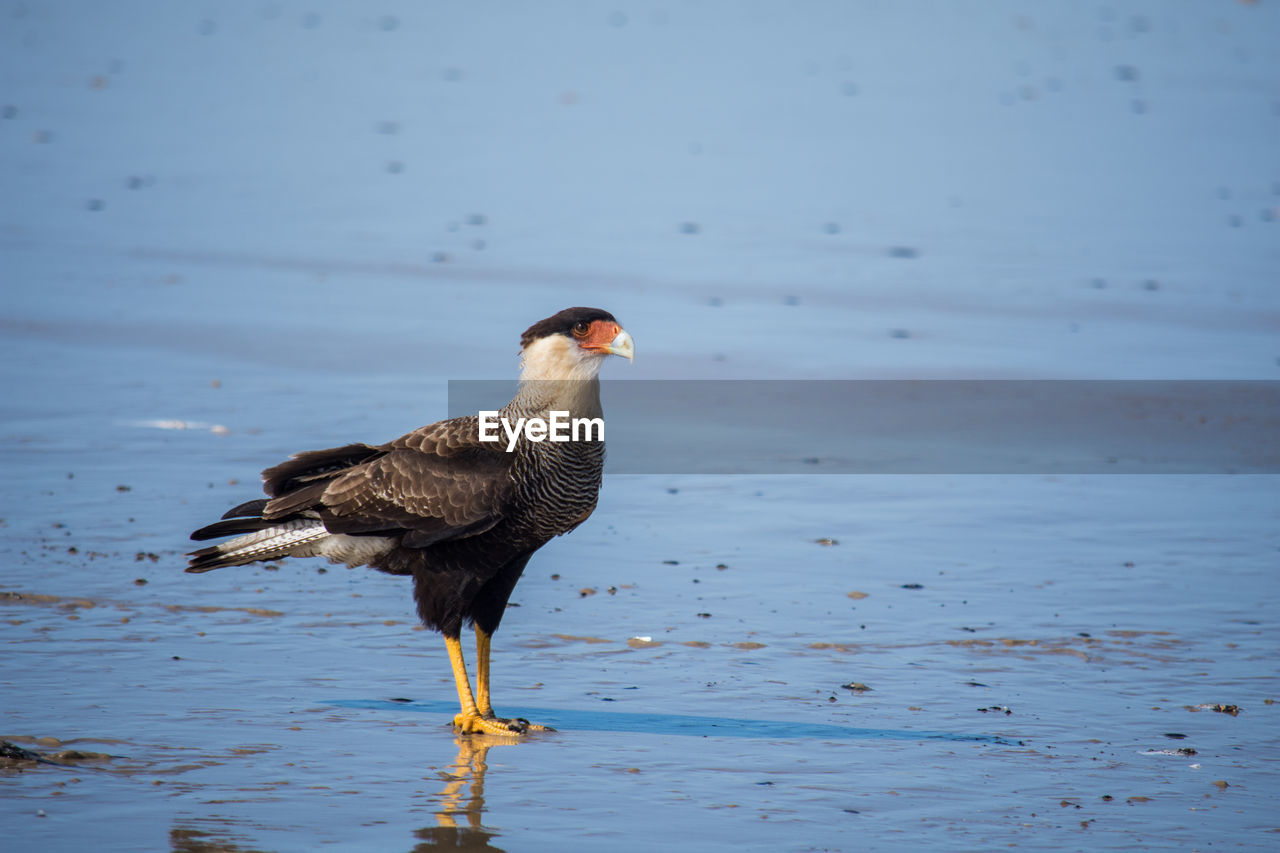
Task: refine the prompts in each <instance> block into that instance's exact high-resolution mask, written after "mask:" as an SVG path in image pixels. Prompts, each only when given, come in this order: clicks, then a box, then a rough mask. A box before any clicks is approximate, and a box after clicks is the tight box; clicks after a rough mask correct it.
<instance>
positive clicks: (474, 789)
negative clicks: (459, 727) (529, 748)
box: [412, 734, 520, 853]
mask: <svg viewBox="0 0 1280 853" xmlns="http://www.w3.org/2000/svg"><path fill="white" fill-rule="evenodd" d="M454 743H456V744H457V745H458V757H457V759H456V760H455V761H454V763H453V764H451V765H449V766H448V767H446V768H445V769H444V770H443V771H442V772H441V774H440V775H441V777H442V778H443V779H444V780H445V786H444V789H443V790H442V791H440V793H439V794H438V795H437V796H438V797H439V807H438V809H437V811H436V825H435V826H428V827H423V828H422V829H419V830H415V831H414V833H413V834H414V836H415V837H417V838H420V839H422V843H420V844H416V845H414V848H413V851H412V853H422V851H426V850H468V851H473V853H482V851H494V853H503V850H502V848H501V847H495V846H494V845H493V844H492V843H491V839H493V838H495V837H496V836H497V835H498V833H496V832H492V831H490V830H487V829H485V828H484V825H483V822H482V820H481V818H482V817H483V816H484V774H485V771H486V770H487V769H488V765H487V764H486V763H485V757H486V756H487V755H488V753H489V750H490V748H492V747H495V746H512V745H515V744H518V743H520V739H519V738H517V737H502V736H500V735H486V734H471V735H459V736H457V737H455V738H454Z"/></svg>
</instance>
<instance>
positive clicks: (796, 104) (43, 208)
mask: <svg viewBox="0 0 1280 853" xmlns="http://www.w3.org/2000/svg"><path fill="white" fill-rule="evenodd" d="M393 6H394V7H395V8H392V7H393ZM313 7H314V8H313ZM246 8H247V7H246ZM24 9H25V12H24V11H23V10H24ZM850 10H852V11H850ZM6 13H7V14H9V15H10V19H11V23H12V25H11V26H9V25H6V26H5V27H0V73H3V75H4V77H3V79H4V80H6V81H7V83H8V84H9V87H8V89H7V90H6V91H5V93H4V94H3V95H0V116H2V117H0V162H3V163H4V164H5V172H4V177H3V180H4V182H5V183H4V187H3V189H4V190H5V192H3V193H0V197H2V198H3V201H0V256H2V259H3V264H4V267H5V268H6V270H7V271H8V272H6V276H5V285H4V286H5V295H6V308H5V310H4V311H3V312H0V387H3V389H4V392H5V393H4V395H3V401H0V462H2V463H3V468H4V471H5V477H4V478H3V481H2V482H0V566H3V569H0V644H2V645H3V647H4V653H3V655H0V694H2V696H3V698H2V699H0V739H3V740H4V741H7V742H8V743H10V744H12V747H13V748H12V750H11V751H10V752H9V753H8V754H10V755H12V756H14V757H10V758H0V815H3V818H4V823H5V826H6V827H7V830H6V839H8V840H9V841H10V842H12V843H14V844H15V845H16V846H15V848H14V849H17V850H40V851H60V850H82V849H101V850H121V851H124V850H130V851H132V850H138V849H147V850H153V849H166V848H169V849H172V850H179V851H214V850H240V851H249V850H314V849H318V848H319V849H332V850H347V849H350V850H368V849H392V850H395V849H404V850H420V849H431V848H433V847H456V848H459V849H470V850H486V849H496V850H508V851H514V850H521V851H524V850H549V851H550V850H565V849H571V850H576V849H598V848H604V847H607V848H610V849H615V850H648V849H654V848H655V847H658V846H663V847H674V848H675V849H696V850H742V849H751V850H770V851H773V850H795V851H808V850H862V849H873V850H875V849H883V850H891V849H918V850H939V851H942V850H948V851H949V850H957V849H969V850H987V849H994V848H997V847H999V848H1005V847H1009V846H1013V847H1016V848H1021V849H1027V848H1030V849H1099V850H1107V849H1117V850H1120V849H1125V850H1129V849H1134V848H1144V847H1145V848H1155V849H1162V848H1176V849H1207V848H1209V847H1210V846H1212V847H1215V848H1216V847H1219V846H1235V847H1245V848H1252V849H1261V848H1267V847H1269V846H1272V845H1273V843H1274V839H1276V838H1277V837H1278V836H1277V835H1276V833H1277V832H1280V819H1277V816H1276V812H1275V808H1274V803H1275V802H1276V799H1277V797H1278V796H1280V774H1278V773H1277V771H1276V767H1277V766H1278V765H1277V759H1278V758H1280V747H1278V746H1277V743H1276V739H1275V737H1274V732H1275V730H1276V725H1277V718H1276V715H1277V713H1278V712H1277V709H1276V706H1275V704H1274V702H1275V700H1276V699H1278V698H1280V695H1277V694H1278V693H1280V691H1277V688H1276V684H1277V682H1276V668H1275V649H1276V644H1277V640H1278V639H1280V635H1278V634H1277V630H1276V624H1275V617H1274V614H1275V613H1276V612H1277V610H1278V609H1280V585H1278V584H1277V581H1276V576H1275V565H1276V558H1277V554H1280V523H1278V522H1280V517H1278V514H1277V511H1276V507H1277V506H1278V505H1280V502H1278V501H1277V491H1278V487H1277V482H1276V478H1275V477H1273V476H1227V475H1222V476H1174V475H1149V476H1114V475H1112V476H1084V475H1078V474H1071V473H1061V474H1054V475H1052V476H1049V475H1037V474H1030V475H1025V476H961V475H941V474H935V475H912V476H763V475H748V474H744V475H735V476H709V475H689V474H684V475H681V474H673V475H648V476H645V475H619V476H610V477H609V478H608V479H607V481H606V483H605V487H604V490H603V492H602V494H601V502H600V506H599V509H598V510H597V514H596V515H595V516H594V517H593V518H592V519H591V520H590V521H589V522H588V523H587V524H585V525H584V526H583V527H582V528H580V529H579V530H577V531H575V532H574V533H573V534H572V535H570V536H568V537H565V538H564V539H561V540H558V541H556V542H554V543H552V544H550V545H548V546H547V547H546V548H545V549H544V550H543V551H542V552H540V553H539V554H538V555H536V556H535V558H534V560H533V561H532V563H531V564H530V567H529V569H528V570H527V572H526V575H525V578H524V580H523V581H522V582H521V584H520V586H519V587H518V588H517V590H516V593H515V596H514V597H513V605H514V606H513V607H512V608H511V609H510V610H509V611H508V613H507V616H506V619H505V621H504V623H503V626H502V630H501V631H500V632H499V633H498V635H497V637H496V640H495V645H494V689H495V697H494V698H495V705H496V706H497V709H498V711H499V712H502V713H507V714H518V715H520V716H524V717H527V718H529V719H532V720H534V721H536V722H541V723H545V724H548V725H551V726H554V727H555V728H556V729H557V730H558V731H556V732H555V733H547V734H539V735H535V736H530V737H528V738H526V739H524V740H522V741H518V742H517V741H506V740H503V739H494V738H480V737H469V738H462V737H457V736H455V735H454V734H453V732H452V731H451V728H450V726H449V721H450V719H451V718H452V715H453V714H454V713H455V711H456V708H455V706H454V703H455V698H454V690H453V685H452V679H451V676H450V673H449V667H448V661H447V657H446V655H445V651H444V647H443V644H442V643H441V641H440V639H439V637H438V636H436V635H434V634H432V633H430V632H427V631H424V630H420V629H419V628H418V627H417V626H416V624H415V619H414V614H413V607H412V601H411V597H410V592H409V588H408V585H407V584H405V583H404V582H403V581H402V580H401V579H397V578H393V577H387V576H382V575H379V574H377V573H373V572H369V571H366V570H354V571H349V570H347V569H345V568H341V567H329V566H326V565H324V564H322V563H317V562H315V561H308V562H285V563H282V564H279V565H272V566H259V567H244V568H239V569H224V570H220V571H217V572H212V573H209V574H206V575H200V576H193V575H186V574H183V573H182V571H181V569H182V566H183V565H184V561H183V558H182V552H183V551H184V550H185V549H186V547H187V545H188V543H187V542H186V540H185V537H186V535H187V533H188V531H190V530H191V529H193V528H195V527H197V526H199V525H201V524H204V523H206V522H207V521H209V520H210V519H211V518H215V517H217V515H219V514H221V513H222V512H223V511H224V510H225V509H226V508H228V507H230V506H232V505H235V504H237V503H239V502H241V501H243V500H246V499H249V498H251V497H253V496H254V494H255V491H256V489H257V480H256V475H257V472H258V471H259V470H261V469H262V468H263V467H265V466H267V465H270V464H273V463H275V462H278V461H279V460H280V459H282V458H284V456H286V455H287V454H289V453H291V452H294V451H298V450H303V449H308V448H314V447H326V446H334V445H338V444H342V443H346V442H349V441H356V440H368V441H382V440H386V439H389V438H392V437H394V436H396V435H398V434H400V433H402V432H404V431H406V430H408V429H411V428H413V427H416V426H418V425H420V424H423V423H427V422H430V421H432V420H435V419H437V418H439V417H441V416H443V414H444V412H445V408H446V402H447V401H446V389H447V381H448V380H450V379H472V378H485V379H493V378H506V377H510V376H511V375H512V373H513V371H514V366H515V365H514V356H515V351H516V339H517V336H518V334H519V331H520V330H522V329H523V328H524V327H525V326H526V325H527V324H528V323H529V322H531V321H532V320H534V319H537V318H539V317H541V316H545V315H546V314H548V313H550V312H552V311H555V310H557V309H559V308H562V307H565V306H566V305H570V304H583V303H585V304H599V305H601V306H603V307H605V308H607V309H609V310H611V311H613V312H614V313H615V314H616V315H617V316H618V317H619V318H620V319H621V320H622V321H623V322H624V323H625V324H626V326H627V328H628V329H629V331H631V332H632V333H633V334H634V336H635V338H636V341H637V347H638V359H637V362H636V364H635V365H634V366H633V367H631V368H630V369H628V367H627V365H622V364H619V365H610V368H609V371H610V373H609V376H610V377H612V378H622V377H627V378H643V379H671V378H698V379H743V378H770V379H779V378H782V379H785V378H804V379H814V378H828V379H830V378H838V379H880V378H930V379H938V378H1019V379H1063V378H1073V379H1174V380H1178V379H1232V380H1258V379H1263V380H1274V379H1276V378H1277V369H1278V368H1277V365H1280V361H1278V359H1280V350H1277V349H1276V339H1277V338H1276V334H1275V333H1276V329H1277V327H1278V326H1277V323H1278V321H1277V318H1280V302H1278V301H1277V291H1276V289H1275V287H1274V270H1275V237H1276V234H1277V233H1280V232H1277V231H1276V228H1280V224H1277V223H1276V221H1275V219H1276V215H1275V214H1276V211H1277V208H1278V206H1280V195H1278V194H1277V192H1280V191H1277V189H1276V187H1277V186H1280V168H1278V166H1277V162H1276V159H1275V154H1274V146H1273V145H1271V140H1272V139H1273V137H1274V130H1275V127H1276V121H1277V119H1276V116H1277V115H1278V113H1277V112H1276V110H1275V105H1274V103H1272V101H1273V98H1272V96H1271V95H1270V94H1269V93H1271V92H1273V91H1275V83H1276V81H1277V79H1278V76H1277V75H1280V67H1278V66H1277V65H1276V62H1275V60H1274V51H1273V50H1271V45H1273V44H1274V43H1275V36H1276V34H1277V32H1278V31H1280V26H1278V23H1277V22H1278V21H1280V18H1278V17H1277V11H1276V9H1274V8H1272V6H1271V5H1269V4H1219V5H1215V6H1212V7H1201V6H1197V5H1189V6H1185V7H1184V6H1178V7H1176V8H1173V7H1168V8H1166V7H1164V6H1161V7H1160V8H1159V9H1158V10H1157V9H1155V8H1154V7H1153V8H1147V7H1142V6H1140V5H1137V4H1120V5H1117V6H1115V7H1114V9H1112V8H1108V9H1105V10H1098V9H1087V10H1085V9H1077V7H1076V6H1075V5H1074V4H1055V5H1052V6H1048V7H1045V9H1044V10H1036V11H1034V12H1032V11H1028V10H1027V9H1026V8H1024V7H1023V6H1022V5H1020V4H991V5H984V6H983V7H982V11H980V12H973V13H971V14H964V15H961V14H959V13H957V12H955V11H952V10H950V7H947V6H938V7H933V8H932V10H931V14H930V15H927V16H922V15H921V14H919V13H916V14H907V13H906V12H899V11H893V10H889V9H880V8H879V7H875V8H872V7H866V8H861V7H859V8H854V6H853V5H851V6H849V7H845V6H843V5H839V4H833V5H830V6H827V5H817V6H814V7H813V9H812V14H810V15H804V14H791V13H788V14H787V15H782V13H781V12H776V13H766V12H761V13H760V14H759V15H756V16H749V15H746V14H745V13H741V12H739V11H737V10H736V7H732V6H726V5H717V4H709V5H707V6H703V7H698V8H696V9H694V8H688V9H686V8H684V7H680V8H677V9H659V8H657V7H653V8H647V7H646V8H644V9H638V10H627V11H625V12H622V13H618V14H621V18H619V17H618V16H617V14H615V15H609V14H605V13H600V14H595V13H592V14H591V15H588V14H586V13H585V12H583V11H582V10H581V8H579V7H574V6H571V5H570V6H563V7H561V6H557V7H554V8H552V9H550V10H546V11H541V12H533V11H524V12H519V13H516V12H512V13H511V17H510V18H509V19H504V20H503V21H502V22H501V23H499V24H495V23H494V22H492V21H490V20H488V19H484V20H482V19H481V18H479V17H472V15H473V14H474V13H470V12H466V11H457V10H454V11H443V10H433V11H432V12H431V13H430V15H429V16H427V13H425V12H420V11H419V10H417V8H416V7H410V6H404V7H400V6H396V5H395V4H392V5H391V6H388V7H387V10H386V11H385V12H381V11H379V12H378V13H376V14H375V13H373V12H370V13H368V14H366V15H364V16H363V17H360V16H358V15H355V14H353V13H350V12H347V11H344V10H342V9H341V8H339V7H337V6H336V5H335V6H328V5H326V4H318V5H316V4H313V6H308V7H307V8H305V9H304V8H302V7H294V6H292V5H290V4H287V3H282V4H276V5H271V4H267V5H264V6H262V8H254V9H252V10H248V11H246V10H237V11H234V12H227V13H225V15H221V14H220V16H219V17H217V18H216V19H214V18H210V17H207V16H208V15H209V14H210V13H209V12H208V11H207V10H205V11H197V10H195V9H194V7H187V6H183V5H182V4H177V5H174V6H166V7H165V8H164V9H149V12H148V16H146V17H144V18H140V19H139V20H138V21H132V20H129V19H126V17H124V16H120V17H119V18H118V19H117V18H115V17H111V16H104V17H101V18H98V17H94V16H92V15H90V14H89V13H87V12H85V11H84V10H75V11H74V12H73V11H72V10H71V8H70V7H68V6H65V5H60V4H42V3H27V4H25V5H24V6H22V8H21V9H20V8H18V7H17V6H15V7H14V8H12V9H8V10H6ZM424 16H425V17H424ZM530 33H535V34H536V33H540V34H541V35H542V38H533V39H530V38H529V34H530ZM886 45H888V46H891V47H892V48H893V50H887V49H886V48H885V46H886ZM659 60H661V61H659ZM15 202H20V203H15ZM476 318H483V319H482V320H477V319H476ZM23 750H25V751H26V753H33V754H36V755H38V756H40V757H42V758H43V759H45V760H44V761H34V760H31V759H30V758H29V757H24V753H23V752H22V751H23Z"/></svg>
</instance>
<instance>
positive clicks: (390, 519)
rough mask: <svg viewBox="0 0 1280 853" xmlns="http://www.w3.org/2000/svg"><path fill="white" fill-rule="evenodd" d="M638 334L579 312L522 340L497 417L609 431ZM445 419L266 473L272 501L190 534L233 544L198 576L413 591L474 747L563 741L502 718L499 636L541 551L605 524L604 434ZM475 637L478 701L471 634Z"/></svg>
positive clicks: (609, 318) (557, 317) (303, 457)
mask: <svg viewBox="0 0 1280 853" xmlns="http://www.w3.org/2000/svg"><path fill="white" fill-rule="evenodd" d="M634 355H635V344H634V341H633V340H632V338H631V335H630V334H629V333H628V332H627V331H626V330H624V329H623V328H622V326H621V325H620V324H619V323H618V321H617V320H616V319H615V318H614V317H613V315H612V314H610V313H609V312H607V311H603V310H601V309H599V308H581V307H579V308H567V309H565V310H563V311H560V312H559V313H557V314H554V315H552V316H550V317H547V318H546V319H545V320H540V321H539V322H537V323H534V324H533V325H532V326H530V327H529V328H528V329H527V330H526V331H525V332H524V334H523V335H521V338H520V381H519V384H518V385H517V388H516V392H515V396H514V397H513V398H512V399H511V401H510V402H509V403H507V404H506V405H505V406H504V407H503V408H502V409H500V410H497V416H498V418H500V419H502V420H503V421H504V422H505V423H508V424H518V423H519V418H526V419H532V418H543V419H547V418H549V417H552V413H553V412H559V413H565V412H567V413H571V414H572V416H573V417H575V418H580V417H581V418H588V419H596V418H599V419H601V420H600V423H601V424H603V411H602V409H601V406H600V381H599V378H598V375H599V373H600V369H601V367H602V366H603V364H604V361H605V360H606V359H607V358H608V357H609V356H620V357H623V358H626V359H627V360H628V361H631V360H633V359H634ZM482 414H488V413H477V414H476V415H467V416H464V417H458V418H452V419H449V420H443V421H439V422H437V423H433V424H430V425H428V426H424V427H421V428H419V429H416V430H414V431H413V432H410V433H408V434H406V435H403V436H401V437H400V438H397V439H395V440H394V441H391V442H388V443H386V444H348V445H345V446H342V447H335V448H330V449H327V450H310V451H306V452H303V453H297V454H295V455H293V456H292V457H290V458H289V459H288V460H286V461H284V462H282V463H280V464H278V465H275V466H273V467H271V468H267V469H266V470H265V471H263V472H262V480H263V492H264V493H265V494H266V495H267V497H266V498H259V499H257V500H251V501H248V502H246V503H242V504H240V505H239V506H236V507H233V508H232V509H231V510H229V511H227V513H226V514H225V515H223V516H222V520H221V521H218V522H215V523H213V524H210V525H208V526H205V527H201V528H200V529H198V530H196V531H195V532H193V533H192V534H191V538H192V539H193V540H196V541H206V540H211V539H220V538H224V537H228V536H233V537H234V538H232V539H229V540H227V541H224V542H220V543H218V544H215V545H211V546H208V547H204V548H200V549H199V550H196V551H192V552H191V553H190V554H188V555H187V556H188V557H189V558H190V562H189V565H188V566H187V569H186V571H188V572H207V571H210V570H212V569H218V568H222V567H224V566H239V565H246V564H250V563H257V562H262V561H265V560H279V559H281V558H284V557H316V556H319V557H326V558H328V560H329V562H331V563H344V564H346V565H347V566H348V567H352V568H354V567H356V566H369V567H371V568H374V569H377V570H380V571H383V572H387V573H389V574H393V575H404V576H409V577H411V578H412V580H413V597H414V601H415V603H416V606H417V613H418V617H419V619H420V620H421V621H422V623H423V624H424V625H425V626H426V627H428V628H430V629H433V630H435V631H438V632H440V633H441V634H443V635H444V642H445V647H446V649H447V651H448V655H449V662H450V665H451V667H452V669H453V676H454V682H455V685H456V687H457V692H458V703H459V705H460V706H461V710H460V711H459V713H458V714H457V715H456V716H455V717H454V718H453V725H454V728H455V729H456V730H457V731H458V732H460V733H463V734H471V733H482V734H490V735H517V736H518V735H524V734H526V733H527V732H531V731H547V730H549V727H547V726H541V725H537V724H534V723H530V722H529V721H528V720H526V719H524V718H522V717H514V718H503V717H499V716H497V715H496V714H495V713H494V710H493V706H492V703H491V698H490V691H489V654H490V645H491V638H492V637H493V634H494V632H495V631H497V629H498V626H499V624H500V623H501V621H502V617H503V614H504V612H505V610H506V606H507V601H508V599H509V598H510V596H511V593H512V590H513V589H514V588H515V585H516V582H517V581H519V580H520V576H521V574H522V573H523V571H524V568H525V566H526V564H527V563H528V562H529V559H530V557H532V556H533V554H534V552H535V551H537V550H538V549H539V548H541V547H542V546H543V545H545V544H546V543H547V542H549V541H550V540H551V539H553V538H555V537H556V536H560V535H563V534H565V533H568V532H569V531H571V530H573V529H574V528H576V527H577V526H578V525H580V524H582V522H584V521H586V520H587V517H588V516H590V515H591V513H592V512H593V511H594V510H595V507H596V501H597V497H598V494H599V490H600V484H601V478H602V474H603V468H604V440H603V428H601V429H600V430H598V431H594V432H593V431H592V430H587V431H586V433H585V434H584V435H578V436H575V437H576V438H578V440H571V441H559V440H556V441H550V440H542V441H536V440H533V438H532V433H530V432H525V433H523V435H522V436H518V438H517V440H514V441H512V442H511V445H513V446H511V447H510V449H508V442H507V441H506V440H505V436H504V437H503V440H501V441H496V442H495V441H493V440H492V439H490V440H481V439H482V435H483V433H482V429H481V427H482V425H483V424H482V422H481V415H482ZM468 625H469V626H471V627H472V628H473V629H474V632H475V639H476V687H475V691H474V692H473V691H472V689H471V681H470V678H469V676H468V673H467V668H466V661H465V659H464V657H463V653H462V643H461V635H462V630H463V628H464V627H466V626H468Z"/></svg>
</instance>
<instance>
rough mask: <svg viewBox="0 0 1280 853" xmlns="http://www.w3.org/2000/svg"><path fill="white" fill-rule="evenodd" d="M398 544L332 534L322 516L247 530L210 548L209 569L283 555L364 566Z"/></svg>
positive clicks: (271, 558)
mask: <svg viewBox="0 0 1280 853" xmlns="http://www.w3.org/2000/svg"><path fill="white" fill-rule="evenodd" d="M393 544H394V542H393V540H390V539H386V538H384V537H381V536H347V535H346V534H342V533H330V532H329V531H327V530H325V527H324V523H323V522H321V521H319V520H318V519H309V518H303V519H295V520H293V521H286V522H282V523H280V524H277V525H275V526H273V527H268V528H266V529H265V530H258V531H255V532H253V533H246V534H245V535H243V536H237V537H236V538H235V539H229V540H227V541H226V542H223V543H221V544H218V545H214V546H213V547H211V548H209V549H207V550H206V553H207V554H208V561H209V562H211V563H216V565H210V566H208V568H217V567H219V566H235V565H243V564H245V563H255V562H258V561H261V560H275V559H279V558H281V557H326V558H328V560H329V562H330V563H345V564H347V565H348V566H352V567H354V566H360V565H364V564H365V563H367V562H369V561H370V560H372V559H373V558H375V557H377V556H379V555H380V554H383V553H385V552H386V551H387V550H388V549H389V548H391V547H392V545H393Z"/></svg>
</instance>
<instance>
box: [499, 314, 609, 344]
mask: <svg viewBox="0 0 1280 853" xmlns="http://www.w3.org/2000/svg"><path fill="white" fill-rule="evenodd" d="M594 320H608V321H609V322H610V323H616V322H618V321H617V320H615V319H614V318H613V315H612V314H610V313H609V312H608V311H602V310H600V309H599V308H566V309H564V310H563V311H561V312H560V313H559V314H553V315H552V316H550V317H548V318H547V319H545V320H539V321H538V322H536V323H534V324H533V325H532V326H530V327H529V328H527V329H525V331H524V334H523V335H521V336H520V348H521V349H523V348H524V347H527V346H528V345H529V344H531V343H533V342H534V341H536V340H538V339H539V338H545V337H547V336H548V335H569V334H572V333H573V327H574V326H575V325H576V324H578V323H590V322H592V321H594Z"/></svg>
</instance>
